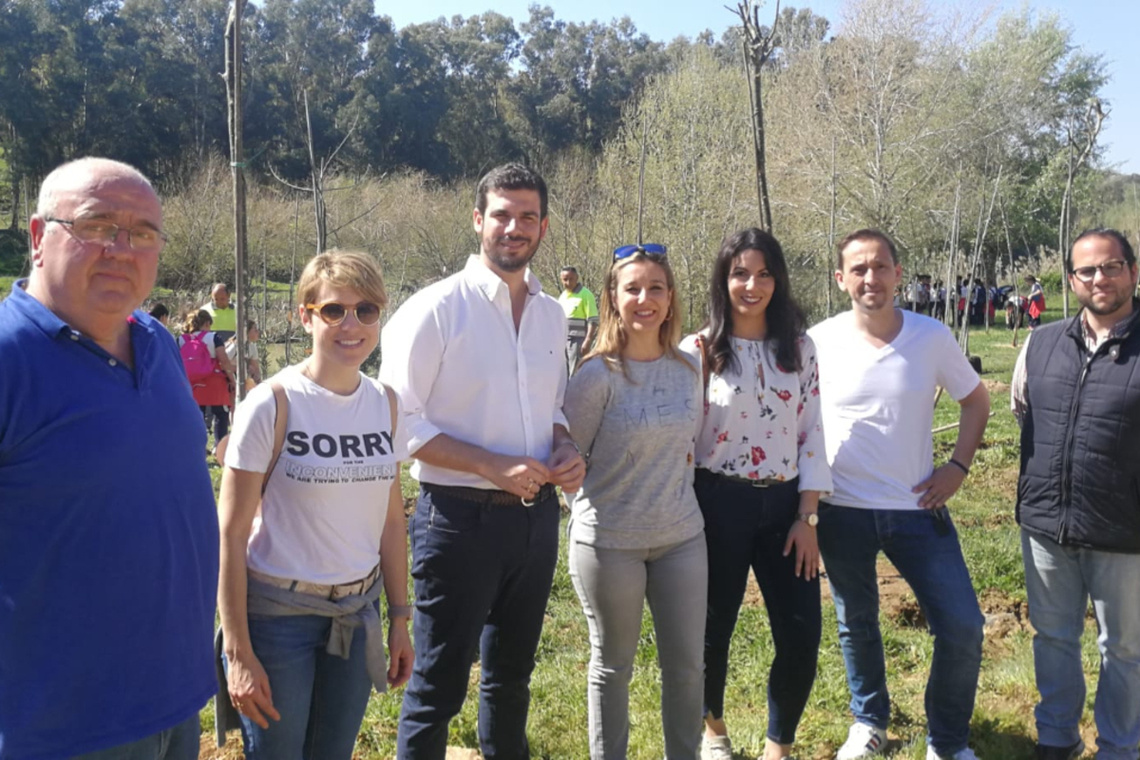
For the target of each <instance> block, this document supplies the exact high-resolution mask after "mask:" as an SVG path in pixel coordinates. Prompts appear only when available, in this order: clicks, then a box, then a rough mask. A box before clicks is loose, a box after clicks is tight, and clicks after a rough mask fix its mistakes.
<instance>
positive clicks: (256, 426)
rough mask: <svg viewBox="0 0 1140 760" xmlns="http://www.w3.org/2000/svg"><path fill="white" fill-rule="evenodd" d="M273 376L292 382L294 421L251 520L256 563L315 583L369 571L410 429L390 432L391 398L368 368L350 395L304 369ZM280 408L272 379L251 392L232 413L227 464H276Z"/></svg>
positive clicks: (258, 467)
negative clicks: (367, 374)
mask: <svg viewBox="0 0 1140 760" xmlns="http://www.w3.org/2000/svg"><path fill="white" fill-rule="evenodd" d="M272 380H275V381H277V382H278V383H280V384H281V386H282V387H283V388H284V389H285V395H286V397H287V398H288V400H289V418H288V423H287V425H286V428H285V431H286V432H285V445H284V447H283V448H282V450H281V458H280V459H279V460H278V461H277V466H276V467H275V468H274V470H273V474H272V475H270V477H269V483H268V487H267V488H266V490H265V495H264V497H263V498H262V502H261V512H260V514H259V515H258V517H257V518H255V519H254V523H253V532H252V534H251V535H250V538H249V554H248V564H249V567H250V568H251V569H253V570H256V571H258V572H261V573H265V574H267V575H272V576H276V577H278V578H289V579H293V580H300V581H308V582H310V583H326V584H327V583H347V582H349V581H354V580H357V579H359V578H363V577H365V576H366V575H368V574H369V573H370V572H371V571H372V568H374V567H375V566H376V564H377V562H379V558H380V536H381V534H382V533H383V531H384V520H385V517H386V516H387V513H388V495H389V489H390V488H391V485H392V481H393V479H394V478H395V477H396V474H397V472H398V471H399V462H400V460H402V459H406V458H407V456H408V444H407V439H406V437H405V435H404V434H403V429H402V428H403V426H402V425H399V424H397V429H396V434H395V436H393V434H392V415H391V411H390V410H389V408H388V395H387V393H386V392H385V391H384V388H383V386H382V385H380V383H378V382H376V381H375V380H372V379H371V378H368V377H365V376H364V375H363V374H362V375H361V376H360V385H359V386H358V387H357V389H356V391H355V392H353V393H352V394H351V395H349V396H341V395H338V394H336V393H333V392H332V391H329V390H327V389H325V388H323V387H321V386H319V385H317V384H316V383H314V382H313V381H312V380H310V379H309V378H308V377H306V376H305V375H303V374H302V373H301V372H300V370H299V369H298V368H297V367H287V368H286V369H284V370H282V371H281V372H279V373H277V375H275V376H274V377H273V378H272ZM272 380H271V382H272ZM275 414H276V412H275V404H274V400H273V390H272V388H271V387H270V383H262V384H261V385H258V386H257V387H255V388H254V389H253V390H251V391H250V392H249V396H248V397H247V398H246V400H245V401H244V402H243V403H242V404H241V405H240V406H238V409H237V414H236V416H235V418H234V428H233V433H232V434H231V436H230V444H229V449H228V450H227V451H226V462H225V463H226V466H227V467H232V468H234V469H239V470H249V471H252V472H265V471H266V470H267V469H268V468H269V460H270V459H271V458H272V456H273V421H274V416H275ZM397 419H399V415H398V414H397Z"/></svg>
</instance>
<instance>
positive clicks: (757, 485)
mask: <svg viewBox="0 0 1140 760" xmlns="http://www.w3.org/2000/svg"><path fill="white" fill-rule="evenodd" d="M770 485H772V484H771V483H769V482H768V481H767V480H754V481H752V487H753V488H767V487H768V486H770Z"/></svg>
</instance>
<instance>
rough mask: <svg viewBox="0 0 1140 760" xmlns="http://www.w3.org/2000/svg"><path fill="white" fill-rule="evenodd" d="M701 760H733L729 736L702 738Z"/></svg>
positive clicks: (706, 735) (707, 736) (705, 735)
mask: <svg viewBox="0 0 1140 760" xmlns="http://www.w3.org/2000/svg"><path fill="white" fill-rule="evenodd" d="M701 760H732V741H730V740H729V738H728V737H727V736H712V737H710V736H709V735H708V734H704V735H703V736H701Z"/></svg>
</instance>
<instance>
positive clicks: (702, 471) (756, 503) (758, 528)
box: [681, 228, 831, 760]
mask: <svg viewBox="0 0 1140 760" xmlns="http://www.w3.org/2000/svg"><path fill="white" fill-rule="evenodd" d="M806 326H807V325H806V321H805V318H804V315H803V312H802V311H801V310H800V308H799V306H798V305H797V304H796V302H795V300H794V299H793V298H792V292H791V282H790V280H789V278H788V266H787V263H786V262H785V259H784V252H783V249H782V248H781V247H780V244H779V242H778V241H777V240H776V239H775V238H774V237H772V235H770V234H768V233H767V232H764V231H762V230H759V229H756V228H750V229H746V230H742V231H740V232H737V233H736V234H735V235H732V236H730V237H728V238H726V239H725V241H724V243H723V244H722V245H721V249H720V252H719V253H718V254H717V258H716V261H715V263H714V264H713V270H712V280H711V285H710V292H709V323H708V325H707V326H706V327H705V329H703V330H702V331H701V332H699V333H697V334H696V335H691V336H689V337H688V338H686V339H685V340H684V341H683V342H682V343H681V348H682V350H684V351H686V352H688V353H690V354H691V355H692V356H693V357H694V358H695V359H697V360H698V361H700V362H701V365H702V367H703V370H704V374H705V377H706V378H707V380H706V383H705V388H706V390H705V405H704V418H703V419H704V421H703V425H702V427H701V432H700V434H699V435H698V437H697V449H696V464H697V472H696V493H697V501H698V502H699V503H700V507H701V513H702V514H703V515H704V518H705V539H706V541H707V542H708V556H709V590H708V611H707V617H706V621H705V623H706V631H705V691H704V699H705V734H704V740H703V747H702V758H704V760H731V758H732V747H731V743H730V741H729V738H728V728H727V726H726V725H725V720H724V691H725V683H726V680H727V676H728V651H729V642H730V640H731V639H732V633H733V630H734V629H735V627H736V621H737V614H738V613H739V611H740V604H741V602H742V601H743V599H744V590H745V586H746V585H747V582H748V571H749V569H751V570H752V572H753V573H754V574H755V576H756V583H757V585H758V586H759V587H760V593H761V594H762V595H763V597H764V606H765V609H766V610H767V613H768V620H769V623H770V627H771V630H772V639H773V643H774V645H775V649H776V655H775V658H774V659H773V661H772V666H771V668H770V670H769V671H768V732H767V739H766V741H765V745H764V754H763V755H761V760H781V759H782V758H787V757H790V752H791V749H792V743H793V742H794V741H795V735H796V728H797V726H798V725H799V721H800V717H801V716H802V715H803V711H804V707H805V706H806V705H807V700H808V696H809V695H810V694H811V688H812V684H813V683H814V681H815V670H816V661H817V658H818V654H819V640H820V627H821V623H820V601H819V547H818V544H817V541H816V534H815V533H816V527H815V526H816V523H817V522H818V517H817V516H816V511H817V508H818V504H819V496H820V492H827V491H830V490H831V473H830V471H829V470H828V467H827V457H826V452H825V450H824V445H823V443H824V442H823V428H822V423H821V419H820V405H819V371H818V368H817V366H816V359H815V347H814V345H813V344H812V341H811V338H809V337H807V336H806V335H805V334H804V330H805V328H806Z"/></svg>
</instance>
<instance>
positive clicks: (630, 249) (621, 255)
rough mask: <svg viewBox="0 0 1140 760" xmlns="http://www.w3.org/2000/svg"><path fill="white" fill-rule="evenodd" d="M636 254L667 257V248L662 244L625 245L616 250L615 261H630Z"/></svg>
mask: <svg viewBox="0 0 1140 760" xmlns="http://www.w3.org/2000/svg"><path fill="white" fill-rule="evenodd" d="M635 253H648V254H650V255H652V256H660V257H661V258H665V257H666V255H667V254H666V248H665V246H663V245H661V244H660V243H642V244H641V245H623V246H619V247H617V248H615V249H614V261H621V260H622V259H628V258H629V257H630V256H632V255H634V254H635Z"/></svg>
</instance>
